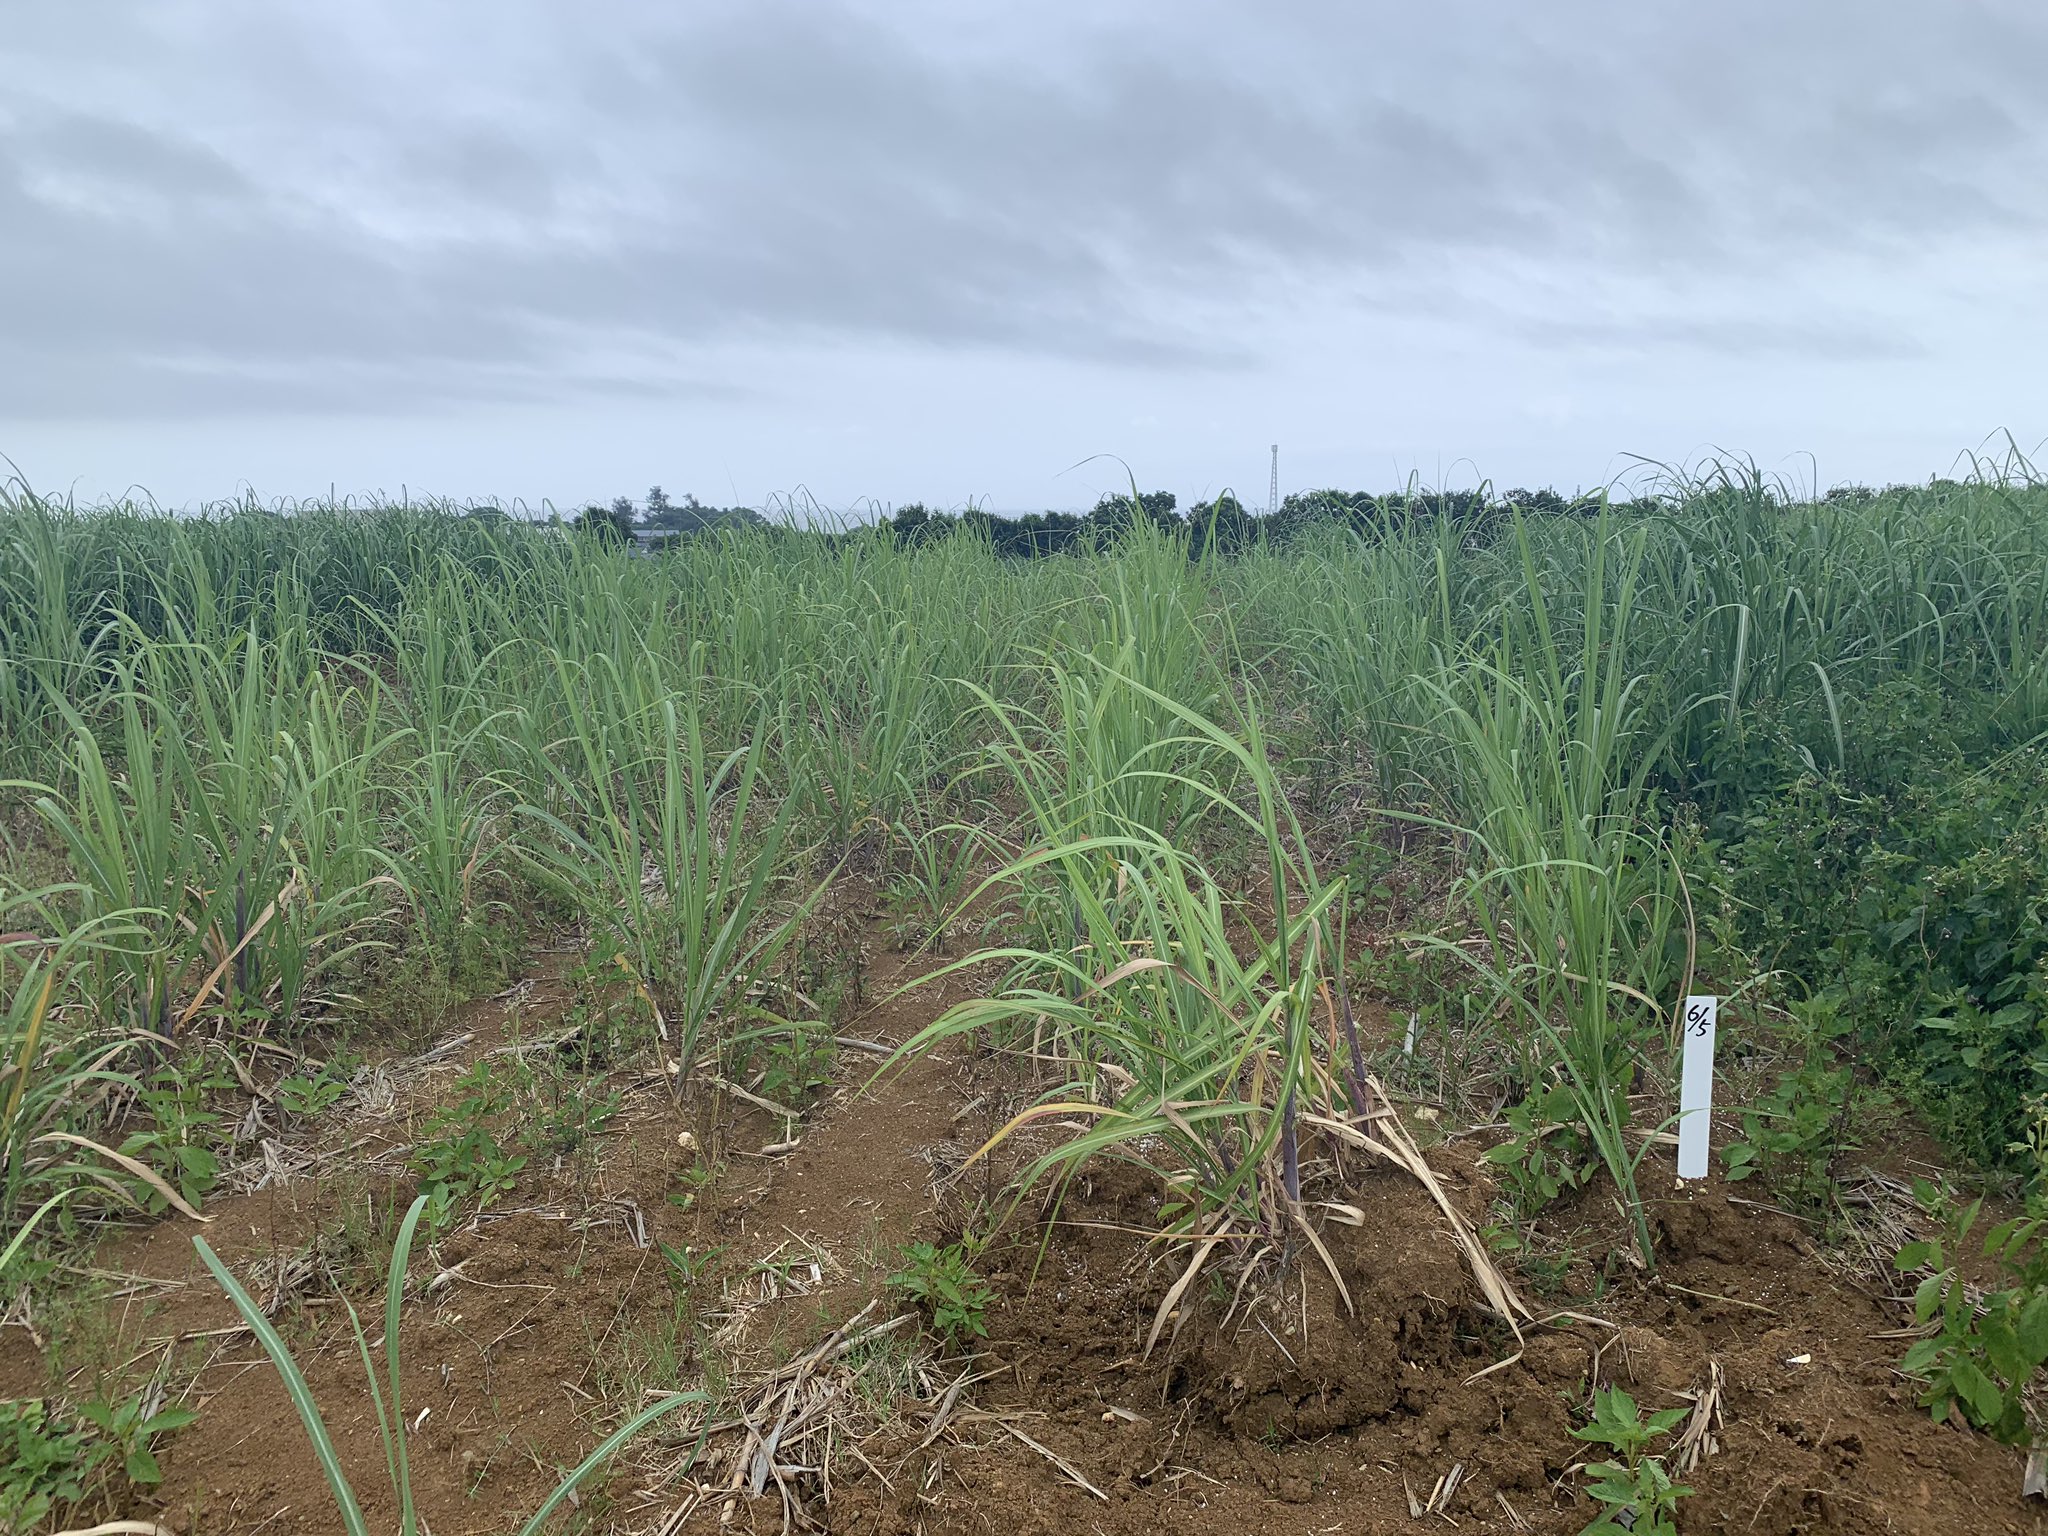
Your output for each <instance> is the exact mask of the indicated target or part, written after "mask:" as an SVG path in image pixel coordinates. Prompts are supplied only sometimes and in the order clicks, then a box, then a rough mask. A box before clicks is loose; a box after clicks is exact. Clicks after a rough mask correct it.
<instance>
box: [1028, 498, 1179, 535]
mask: <svg viewBox="0 0 2048 1536" xmlns="http://www.w3.org/2000/svg"><path fill="white" fill-rule="evenodd" d="M1176 500H1177V498H1176V497H1175V496H1174V494H1173V492H1171V491H1140V492H1139V493H1138V494H1137V496H1135V497H1132V496H1128V495H1125V494H1123V493H1121V492H1118V491H1110V492H1107V493H1105V494H1104V496H1103V497H1102V499H1101V500H1100V501H1098V502H1096V503H1095V507H1094V509H1093V510H1092V511H1091V512H1089V514H1088V524H1089V526H1090V527H1092V528H1094V529H1096V530H1097V531H1098V532H1100V533H1105V534H1118V533H1122V532H1124V531H1125V530H1126V529H1128V528H1131V527H1133V526H1135V525H1136V523H1137V521H1138V520H1139V519H1140V518H1143V519H1144V520H1145V521H1147V522H1149V523H1151V524H1152V525H1153V526H1154V527H1158V528H1178V527H1180V525H1181V520H1180V516H1179V514H1177V513H1176V512H1175V511H1174V510H1173V509H1174V506H1175V503H1176ZM1049 515H1056V514H1049Z"/></svg>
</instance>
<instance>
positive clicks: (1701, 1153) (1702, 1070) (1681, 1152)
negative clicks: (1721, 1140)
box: [1678, 997, 1721, 1179]
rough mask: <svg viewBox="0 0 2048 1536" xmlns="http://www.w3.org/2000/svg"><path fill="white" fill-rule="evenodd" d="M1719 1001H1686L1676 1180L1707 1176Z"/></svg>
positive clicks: (1689, 998) (1698, 998)
mask: <svg viewBox="0 0 2048 1536" xmlns="http://www.w3.org/2000/svg"><path fill="white" fill-rule="evenodd" d="M1720 1013H1721V1000H1720V999H1719V998H1718V997H1688V998H1687V999H1686V1000H1685V1066H1684V1068H1683V1071H1682V1072H1681V1074H1680V1076H1679V1082H1678V1176H1679V1177H1680V1178H1681V1179H1704V1178H1705V1177H1706V1176H1707V1139H1708V1132H1709V1129H1710V1128H1711V1126H1712V1124H1713V1108H1714V1025H1715V1023H1716V1022H1717V1021H1718V1020H1719V1018H1720Z"/></svg>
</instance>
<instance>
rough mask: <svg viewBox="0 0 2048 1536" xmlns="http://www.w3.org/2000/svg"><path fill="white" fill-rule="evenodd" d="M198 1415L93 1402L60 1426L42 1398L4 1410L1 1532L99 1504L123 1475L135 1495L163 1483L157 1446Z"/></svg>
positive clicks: (137, 1402)
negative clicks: (93, 1502) (116, 1477)
mask: <svg viewBox="0 0 2048 1536" xmlns="http://www.w3.org/2000/svg"><path fill="white" fill-rule="evenodd" d="M198 1417H199V1415H198V1414H197V1413H195V1412H193V1411H192V1410H191V1409H190V1408H159V1409H158V1410H157V1411H156V1412H154V1413H145V1412H144V1402H143V1399H142V1398H140V1397H131V1398H128V1399H126V1400H124V1401H122V1402H118V1403H116V1402H107V1401H104V1400H97V1399H96V1400H95V1401H93V1402H90V1403H86V1404H84V1405H82V1406H81V1407H80V1408H78V1410H77V1411H76V1415H75V1418H76V1422H75V1423H72V1424H60V1423H59V1422H58V1421H57V1420H56V1418H55V1417H53V1416H52V1414H51V1413H50V1410H49V1405H48V1404H47V1403H45V1402H44V1401H43V1400H42V1399H40V1398H27V1399H22V1400H17V1401H14V1402H6V1403H0V1531H32V1530H39V1529H43V1528H44V1527H45V1522H47V1521H49V1520H50V1519H51V1517H52V1516H53V1515H55V1514H56V1513H57V1512H58V1511H60V1510H65V1509H70V1508H72V1507H74V1506H77V1505H79V1504H82V1503H84V1502H86V1501H87V1500H91V1499H96V1498H99V1497H101V1496H102V1495H103V1494H104V1493H105V1492H106V1490H107V1488H108V1486H109V1483H110V1481H111V1480H112V1478H113V1476H114V1474H115V1472H116V1471H117V1470H118V1472H119V1474H120V1476H121V1477H123V1478H125V1479H126V1480H127V1482H128V1484H129V1485H130V1486H131V1487H135V1488H154V1487H155V1486H156V1485H157V1484H158V1483H160V1482H162V1481H163V1478H164V1474H163V1468H162V1467H160V1466H158V1465H157V1459H156V1453H155V1442H156V1440H157V1439H158V1438H159V1437H160V1436H163V1435H167V1434H170V1433H172V1432H173V1431H175V1430H180V1429H183V1428H184V1427H185V1426H186V1425H188V1424H190V1423H192V1422H194V1421H195V1420H196V1419H197V1418H198Z"/></svg>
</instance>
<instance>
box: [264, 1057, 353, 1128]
mask: <svg viewBox="0 0 2048 1536" xmlns="http://www.w3.org/2000/svg"><path fill="white" fill-rule="evenodd" d="M276 1092H277V1107H278V1108H279V1109H281V1110H283V1111H284V1112H285V1113H286V1114H288V1115H290V1116H292V1117H293V1118H294V1119H298V1120H310V1119H312V1118H313V1117H314V1116H315V1115H320V1114H324V1113H326V1112H327V1111H328V1110H330V1109H332V1108H333V1107H334V1106H335V1104H336V1103H337V1102H338V1101H339V1100H340V1099H341V1097H342V1095H344V1094H346V1093H347V1092H348V1074H347V1073H346V1072H340V1071H337V1070H336V1069H335V1064H334V1063H333V1062H328V1063H326V1064H325V1065H323V1066H321V1067H319V1068H317V1069H314V1070H309V1071H305V1072H294V1073H293V1074H292V1075H291V1076H289V1077H285V1078H280V1079H279V1080H278V1084H277V1090H276Z"/></svg>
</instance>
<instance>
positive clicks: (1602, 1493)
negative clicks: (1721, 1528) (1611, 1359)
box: [1572, 1387, 1692, 1536]
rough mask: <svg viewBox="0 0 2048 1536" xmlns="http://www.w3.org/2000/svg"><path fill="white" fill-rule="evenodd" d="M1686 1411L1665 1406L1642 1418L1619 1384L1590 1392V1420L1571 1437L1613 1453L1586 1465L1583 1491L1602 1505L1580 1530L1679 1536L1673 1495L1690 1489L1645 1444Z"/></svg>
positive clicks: (1599, 1534) (1593, 1534) (1606, 1535)
mask: <svg viewBox="0 0 2048 1536" xmlns="http://www.w3.org/2000/svg"><path fill="white" fill-rule="evenodd" d="M1685 1414H1686V1410H1685V1409H1683V1408H1666V1409H1664V1410H1663V1411H1662V1412H1659V1413H1653V1414H1651V1415H1650V1416H1649V1417H1648V1418H1647V1419H1646V1418H1644V1417H1643V1416H1642V1414H1641V1412H1640V1410H1638V1409H1637V1407H1636V1400H1635V1399H1634V1398H1632V1397H1630V1396H1629V1395H1628V1393H1626V1392H1624V1391H1623V1390H1622V1389H1621V1388H1620V1387H1609V1388H1607V1390H1606V1391H1604V1392H1595V1393H1594V1394H1593V1422H1592V1423H1590V1424H1588V1425H1585V1426H1584V1427H1583V1428H1580V1429H1575V1430H1573V1431H1572V1437H1573V1438H1574V1439H1577V1440H1590V1441H1592V1442H1593V1443H1594V1444H1595V1445H1604V1446H1607V1447H1609V1448H1611V1449H1612V1450H1613V1451H1614V1452H1615V1454H1616V1458H1617V1459H1615V1460H1612V1461H1596V1462H1594V1463H1593V1464H1592V1465H1591V1466H1589V1467H1587V1468H1586V1471H1587V1472H1588V1473H1589V1474H1590V1475H1591V1476H1592V1478H1593V1481H1592V1482H1591V1483H1589V1484H1587V1485H1586V1492H1588V1493H1590V1494H1591V1495H1592V1496H1593V1497H1594V1498H1595V1499H1597V1500H1598V1501H1599V1502H1600V1503H1602V1504H1604V1505H1605V1506H1606V1508H1605V1509H1603V1510H1601V1511H1600V1514H1599V1516H1598V1517H1597V1518H1596V1519H1595V1520H1594V1521H1593V1523H1592V1524H1591V1525H1588V1526H1587V1527H1586V1528H1585V1529H1584V1530H1583V1531H1581V1532H1580V1533H1579V1536H1624V1533H1626V1536H1678V1523H1677V1518H1676V1517H1677V1514H1678V1501H1679V1500H1680V1499H1682V1498H1684V1497H1686V1495H1688V1494H1690V1493H1691V1492H1692V1490H1691V1489H1690V1488H1688V1487H1686V1486H1685V1485H1684V1484H1683V1483H1674V1482H1673V1481H1671V1473H1670V1471H1669V1469H1667V1468H1666V1467H1665V1465H1664V1458H1663V1457H1662V1456H1652V1455H1650V1454H1649V1447H1650V1442H1651V1441H1652V1440H1655V1439H1656V1438H1657V1437H1658V1436H1659V1435H1666V1434H1669V1433H1670V1432H1671V1430H1672V1428H1673V1427H1674V1426H1675V1425H1676V1424H1677V1423H1678V1421H1679V1420H1680V1419H1682V1418H1684V1417H1685Z"/></svg>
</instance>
